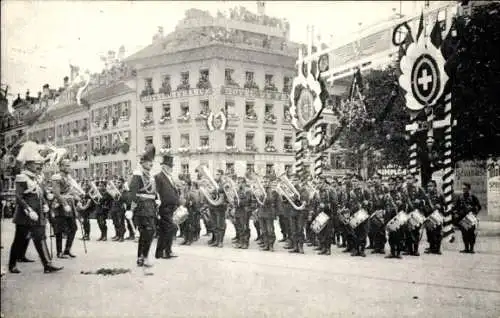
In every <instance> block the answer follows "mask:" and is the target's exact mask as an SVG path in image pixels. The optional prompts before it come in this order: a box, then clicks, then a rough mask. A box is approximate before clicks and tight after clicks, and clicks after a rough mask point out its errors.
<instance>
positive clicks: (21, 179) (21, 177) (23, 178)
mask: <svg viewBox="0 0 500 318" xmlns="http://www.w3.org/2000/svg"><path fill="white" fill-rule="evenodd" d="M28 181H29V178H28V176H27V175H25V174H24V173H20V174H18V175H17V176H16V182H28Z"/></svg>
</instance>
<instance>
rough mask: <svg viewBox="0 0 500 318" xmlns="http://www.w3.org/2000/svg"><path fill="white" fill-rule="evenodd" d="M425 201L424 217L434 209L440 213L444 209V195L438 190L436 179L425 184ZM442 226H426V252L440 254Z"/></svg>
mask: <svg viewBox="0 0 500 318" xmlns="http://www.w3.org/2000/svg"><path fill="white" fill-rule="evenodd" d="M426 199H427V202H426V204H425V209H424V212H425V217H429V216H430V215H431V214H432V213H433V212H434V211H437V212H438V213H440V214H442V213H443V211H444V210H443V209H444V197H443V195H442V194H440V193H439V192H438V189H437V185H436V181H434V180H431V181H429V183H428V184H427V194H426ZM442 228H443V226H442V225H440V226H435V227H433V228H431V227H427V233H426V234H427V241H428V242H429V249H427V250H426V251H425V253H426V254H429V253H431V254H441V240H442V234H441V230H442Z"/></svg>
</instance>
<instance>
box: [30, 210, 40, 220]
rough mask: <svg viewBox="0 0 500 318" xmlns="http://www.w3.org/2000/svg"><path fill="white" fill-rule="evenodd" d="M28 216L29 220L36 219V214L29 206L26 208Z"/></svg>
mask: <svg viewBox="0 0 500 318" xmlns="http://www.w3.org/2000/svg"><path fill="white" fill-rule="evenodd" d="M28 216H29V217H30V219H31V220H33V221H35V222H36V221H38V214H36V213H35V211H33V210H32V209H31V208H29V209H28Z"/></svg>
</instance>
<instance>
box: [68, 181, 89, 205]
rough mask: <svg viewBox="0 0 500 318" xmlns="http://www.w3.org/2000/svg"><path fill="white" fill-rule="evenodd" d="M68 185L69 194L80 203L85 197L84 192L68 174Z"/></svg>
mask: <svg viewBox="0 0 500 318" xmlns="http://www.w3.org/2000/svg"><path fill="white" fill-rule="evenodd" d="M68 183H69V185H70V187H71V188H70V194H71V195H73V196H74V197H76V198H77V200H78V201H80V200H81V199H82V198H83V197H84V196H85V191H84V190H83V189H82V187H81V186H80V185H79V184H78V182H76V180H75V179H73V177H72V176H71V175H69V174H68Z"/></svg>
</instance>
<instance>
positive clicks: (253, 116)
mask: <svg viewBox="0 0 500 318" xmlns="http://www.w3.org/2000/svg"><path fill="white" fill-rule="evenodd" d="M246 117H247V119H252V120H256V119H257V113H256V112H255V109H253V107H252V108H250V109H248V110H247V114H246Z"/></svg>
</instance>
